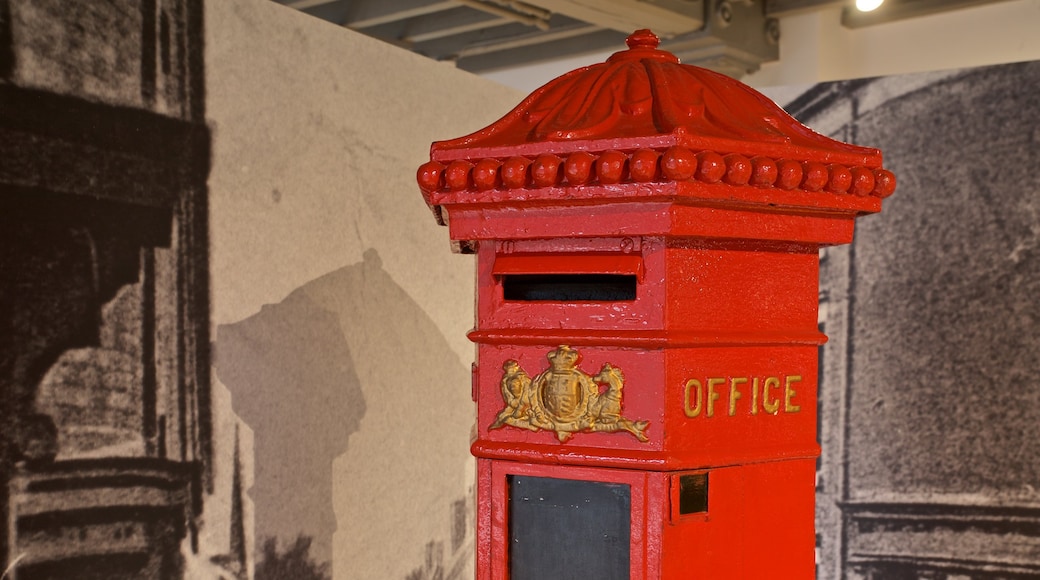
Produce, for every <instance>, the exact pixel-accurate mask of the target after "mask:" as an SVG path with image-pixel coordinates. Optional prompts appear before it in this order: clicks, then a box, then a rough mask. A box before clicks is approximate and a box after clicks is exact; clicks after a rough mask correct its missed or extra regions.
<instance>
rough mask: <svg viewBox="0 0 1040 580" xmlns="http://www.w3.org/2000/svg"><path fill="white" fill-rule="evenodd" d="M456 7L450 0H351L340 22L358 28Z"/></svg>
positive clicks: (348, 26)
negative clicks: (353, 0)
mask: <svg viewBox="0 0 1040 580" xmlns="http://www.w3.org/2000/svg"><path fill="white" fill-rule="evenodd" d="M458 7H459V4H458V3H457V2H452V1H450V0H441V1H434V2H431V1H429V0H419V1H416V0H379V1H375V0H369V1H367V2H351V3H350V8H351V9H350V11H349V12H348V13H347V17H346V18H345V19H344V21H343V23H342V24H343V26H346V27H347V28H352V29H354V30H359V29H362V28H371V27H373V26H378V25H380V24H386V23H388V22H396V21H398V20H407V19H409V18H415V17H416V16H425V15H427V14H434V13H436V12H442V11H444V10H451V9H452V8H458Z"/></svg>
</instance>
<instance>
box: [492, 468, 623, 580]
mask: <svg viewBox="0 0 1040 580" xmlns="http://www.w3.org/2000/svg"><path fill="white" fill-rule="evenodd" d="M508 480H509V516H508V517H509V562H510V574H509V577H510V580H544V579H546V578H596V579H597V580H629V578H630V577H631V574H630V569H629V568H630V563H629V562H630V558H629V552H630V550H631V534H630V526H631V513H630V512H631V504H632V492H631V488H630V487H629V486H628V485H626V484H621V483H604V482H599V481H581V480H576V479H556V478H551V477H525V476H519V475H510V476H508Z"/></svg>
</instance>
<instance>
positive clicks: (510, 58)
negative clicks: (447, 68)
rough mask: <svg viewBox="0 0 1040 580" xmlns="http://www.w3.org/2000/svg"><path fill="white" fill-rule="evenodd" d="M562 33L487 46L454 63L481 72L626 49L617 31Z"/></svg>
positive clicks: (599, 29)
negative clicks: (537, 39) (538, 39)
mask: <svg viewBox="0 0 1040 580" xmlns="http://www.w3.org/2000/svg"><path fill="white" fill-rule="evenodd" d="M561 32H562V33H561V34H559V35H557V36H555V37H553V38H545V36H546V35H545V34H543V35H541V37H542V38H543V39H544V42H535V40H536V39H535V38H533V37H532V38H530V39H526V40H524V41H520V42H514V43H503V44H498V45H488V46H486V47H482V48H480V49H478V50H476V51H473V52H470V53H469V54H465V53H464V54H463V55H461V56H460V57H459V59H458V61H457V62H456V64H457V65H458V67H459V68H461V69H463V70H468V71H470V72H483V71H489V70H495V69H503V68H508V67H511V66H517V65H528V64H532V63H536V62H544V61H549V60H554V59H558V58H566V57H569V56H577V55H580V54H589V53H594V52H604V51H608V50H611V49H620V48H624V46H625V35H624V34H623V33H621V32H618V31H616V30H610V29H603V28H598V27H587V26H586V27H584V28H574V29H571V30H567V31H561ZM518 40H519V39H518Z"/></svg>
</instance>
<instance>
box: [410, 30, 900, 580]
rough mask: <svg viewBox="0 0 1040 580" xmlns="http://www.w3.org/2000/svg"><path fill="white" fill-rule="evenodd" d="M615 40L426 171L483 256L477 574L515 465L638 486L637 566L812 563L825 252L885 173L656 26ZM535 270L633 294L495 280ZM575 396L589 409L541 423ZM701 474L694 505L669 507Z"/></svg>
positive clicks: (504, 573) (687, 573)
mask: <svg viewBox="0 0 1040 580" xmlns="http://www.w3.org/2000/svg"><path fill="white" fill-rule="evenodd" d="M628 44H629V50H627V51H622V52H619V53H617V54H615V55H613V56H612V57H611V58H610V59H608V61H607V62H606V63H603V64H600V65H594V66H591V67H587V68H584V69H580V70H577V71H574V72H571V73H569V74H567V75H564V76H562V77H560V78H559V79H556V80H554V81H552V82H550V83H549V84H547V85H546V86H544V87H542V88H541V89H539V90H537V91H535V92H534V93H533V94H532V95H531V96H529V97H528V98H527V99H526V100H524V101H523V102H522V103H521V104H520V105H519V106H517V108H516V109H514V110H513V111H512V112H510V113H509V114H507V115H506V116H505V117H503V118H502V119H501V120H499V121H498V122H496V123H494V124H492V125H491V126H489V127H487V128H485V129H483V130H481V131H478V132H476V133H473V134H472V135H468V136H465V137H461V138H458V139H454V140H451V141H441V142H438V143H435V144H434V145H433V147H432V151H431V161H430V162H428V163H426V164H424V165H423V166H422V167H421V168H420V169H419V171H418V176H417V178H418V182H419V186H420V189H421V190H422V191H423V195H424V198H425V200H426V202H427V204H429V205H430V207H431V208H432V209H433V210H434V213H435V216H436V217H437V219H438V220H439V221H441V223H446V224H448V225H449V226H450V230H449V231H450V236H451V239H452V240H454V241H455V242H456V244H457V245H456V247H457V248H459V249H461V250H464V251H470V252H473V253H476V256H477V288H478V289H477V307H476V310H477V311H476V326H475V328H474V330H473V331H472V332H471V333H470V335H469V336H470V338H471V339H472V340H473V341H474V342H476V343H477V365H476V366H475V376H474V395H475V400H476V401H477V432H476V433H477V434H476V439H475V441H474V443H473V446H472V451H473V453H474V455H475V456H476V457H477V460H478V461H477V466H478V474H477V482H478V483H477V487H478V506H477V520H478V522H477V526H478V534H477V538H478V542H477V578H479V579H481V580H491V579H495V580H504V579H506V578H508V577H509V574H510V572H509V571H510V561H509V558H510V551H509V545H510V537H509V534H510V527H509V526H510V522H509V521H508V520H509V513H510V512H509V505H510V501H511V500H510V498H509V496H508V485H507V481H508V478H509V477H510V476H511V475H521V476H535V477H550V478H557V479H576V480H583V481H598V482H610V483H622V484H625V485H627V486H628V487H629V489H630V491H631V494H632V495H631V498H632V507H631V514H630V515H631V519H630V521H631V530H630V546H629V550H630V553H629V556H630V558H629V562H630V564H631V569H630V570H629V571H628V576H627V577H628V578H631V579H633V580H637V579H646V580H649V579H657V578H669V579H680V578H681V579H710V580H720V579H722V580H725V579H730V578H733V579H737V578H740V579H754V580H759V579H763V578H770V579H786V578H793V579H808V578H812V577H813V573H814V561H813V560H814V554H813V548H814V529H813V520H814V513H813V498H814V464H815V458H816V457H817V455H818V454H819V448H818V446H817V443H816V404H817V394H816V387H817V382H818V381H817V379H818V377H817V348H818V346H819V345H820V344H822V343H823V341H824V340H825V337H824V336H823V335H822V334H821V333H820V332H819V331H818V330H817V302H818V298H817V278H818V272H819V261H818V250H819V248H820V247H822V246H827V245H834V244H843V243H848V242H850V241H851V240H852V233H853V226H854V220H855V218H856V217H858V216H861V215H865V214H869V213H874V212H877V211H879V210H880V209H881V203H882V200H883V199H884V198H885V197H887V196H888V195H890V194H891V193H892V192H893V190H894V188H895V178H894V176H893V175H892V174H891V173H890V172H889V171H887V170H885V169H883V168H882V166H881V154H880V152H879V151H877V150H875V149H868V148H863V147H857V146H854V145H849V144H845V143H840V142H837V141H834V140H832V139H829V138H827V137H824V136H821V135H818V134H816V133H814V132H812V131H811V130H809V129H807V128H806V127H804V126H802V125H801V124H799V123H798V122H797V121H795V120H794V119H792V118H791V117H789V116H788V115H787V114H786V113H784V112H783V111H782V110H781V109H779V108H778V107H777V106H776V105H774V104H773V103H772V102H771V101H769V100H768V99H766V98H765V97H763V96H762V95H760V94H758V93H757V92H755V91H754V90H752V89H750V88H748V87H746V86H744V85H742V84H740V83H739V82H737V81H734V80H732V79H729V78H727V77H722V76H719V75H717V74H715V73H712V72H710V71H706V70H702V69H698V68H696V67H691V66H686V65H681V64H679V63H678V61H677V60H676V59H675V57H674V56H673V55H671V54H669V53H667V52H663V51H660V50H657V49H656V37H654V36H653V35H652V34H651V33H650V32H649V31H639V32H636V33H635V34H633V35H632V36H631V37H630V38H629V42H628ZM584 275H600V276H605V278H583V277H582V276H584ZM532 276H535V277H538V276H541V278H538V280H539V282H544V281H545V280H548V281H549V282H548V283H549V284H550V285H551V284H553V283H555V282H554V281H558V280H564V281H565V282H569V281H573V280H578V281H579V282H582V283H584V282H589V281H591V282H590V283H593V284H595V283H599V282H598V281H599V280H601V279H608V280H617V279H626V277H634V278H635V280H634V284H635V292H634V296H630V297H626V298H623V299H617V298H615V297H609V298H602V297H601V298H595V299H555V300H554V299H544V297H538V296H537V295H536V296H535V298H519V299H518V298H517V297H516V296H512V297H510V296H509V295H508V293H507V292H506V290H505V288H506V287H507V286H508V285H509V284H511V283H513V282H514V281H517V280H525V279H526V278H530V277H532ZM611 276H613V278H611ZM560 345H568V346H569V347H571V349H567V350H566V352H570V351H571V350H576V351H578V353H577V355H574V356H573V358H572V360H571V362H570V363H568V364H569V365H570V366H569V367H567V368H564V367H565V366H566V365H564V366H560V364H561V363H557V362H552V361H554V360H555V358H554V357H557V356H562V355H560V354H559V353H561V352H564V350H557V347H559V346H560ZM562 348H563V347H561V349H562ZM547 356H548V360H547ZM574 361H577V362H574ZM553 365H557V366H553ZM557 367H559V368H557ZM597 369H600V372H599V374H596V372H597ZM612 369H613V370H617V369H620V373H617V374H616V375H614V381H613V382H612V380H611V375H610V374H609V371H611V370H612ZM518 370H519V371H521V372H518ZM524 373H526V374H524ZM567 373H570V374H567ZM535 375H538V376H537V377H536V376H535ZM578 376H582V377H584V378H572V379H566V380H565V378H566V377H578ZM518 377H520V378H518ZM546 377H547V378H546ZM524 381H527V382H524ZM568 381H570V382H568ZM575 381H577V382H575ZM581 381H585V382H581ZM579 383H580V384H581V385H585V386H584V387H582V388H584V389H585V391H583V392H585V393H586V395H580V392H581V391H580V390H574V389H577V387H576V386H575V385H576V384H579ZM529 384H536V385H539V386H537V387H530V386H529ZM525 385H527V386H525ZM568 385H569V386H568ZM622 387H623V389H622ZM552 389H556V391H560V390H561V389H562V391H561V392H564V391H566V392H564V394H563V395H560V393H559V392H556V391H553V392H552V393H549V392H548V390H552ZM567 389H571V390H572V391H573V392H571V391H567ZM568 392H570V393H571V394H570V395H568V394H567V393H568ZM589 393H591V394H589ZM622 393H623V395H622ZM612 394H613V395H612ZM572 395H573V396H575V397H578V398H579V407H580V405H586V407H581V408H582V409H585V411H584V413H585V414H584V415H581V416H580V417H579V418H578V419H573V417H572V418H571V419H568V420H569V421H571V422H570V423H569V425H570V427H566V428H558V427H554V428H551V429H550V428H546V425H548V423H546V421H548V419H546V418H545V416H546V413H548V416H549V417H550V418H555V419H556V423H553V424H554V425H555V424H561V423H565V421H563V420H562V419H561V418H560V415H559V414H554V413H555V412H554V411H552V405H553V404H558V400H559V399H558V397H559V396H564V399H563V400H565V401H571V400H572V399H567V397H568V396H572ZM581 396H584V398H583V399H582V398H581ZM612 396H613V399H611V397H612ZM553 397H557V398H553ZM572 398H573V397H572ZM532 401H534V403H533V406H532ZM611 401H613V402H614V405H615V406H614V407H612V408H610V409H612V410H609V412H608V411H603V410H602V409H603V408H605V407H604V405H609V404H610V403H611ZM539 405H541V406H539ZM543 407H544V408H543ZM546 409H548V411H546ZM560 413H563V411H560ZM539 414H541V415H539ZM539 416H541V418H540V419H539V418H538V417H539ZM575 416H577V415H575ZM626 421H627V422H626ZM643 422H645V423H643ZM639 425H643V426H645V427H644V430H643V431H639V429H638V426H639ZM561 429H563V430H564V431H566V432H561ZM567 429H569V431H568V430H567ZM638 433H643V434H645V439H646V440H645V441H644V440H642V439H641V438H640V437H639V436H636V435H637V434H638ZM700 474H707V482H708V483H707V509H706V511H704V512H698V513H680V511H681V510H680V506H679V504H678V503H677V502H679V499H678V498H679V497H680V491H678V490H680V489H681V482H683V481H694V479H683V478H684V477H690V478H697V477H701V475H700ZM576 574H577V573H576ZM564 576H566V573H564ZM561 577H563V576H561ZM575 577H577V576H575Z"/></svg>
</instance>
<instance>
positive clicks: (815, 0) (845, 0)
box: [766, 0, 850, 18]
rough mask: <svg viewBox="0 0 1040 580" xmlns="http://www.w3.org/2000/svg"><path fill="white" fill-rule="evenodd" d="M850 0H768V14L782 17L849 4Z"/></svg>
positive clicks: (772, 16) (773, 16)
mask: <svg viewBox="0 0 1040 580" xmlns="http://www.w3.org/2000/svg"><path fill="white" fill-rule="evenodd" d="M849 1H850V0H766V16H768V17H770V18H782V17H784V16H794V15H796V14H804V13H806V12H813V11H816V10H822V9H824V8H831V7H834V6H848V5H849Z"/></svg>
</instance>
